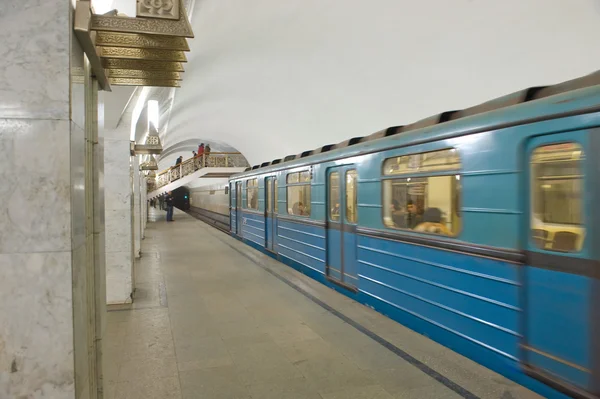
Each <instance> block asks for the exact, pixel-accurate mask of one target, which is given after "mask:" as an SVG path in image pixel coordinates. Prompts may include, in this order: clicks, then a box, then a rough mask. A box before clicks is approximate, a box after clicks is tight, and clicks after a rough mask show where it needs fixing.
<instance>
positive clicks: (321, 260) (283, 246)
mask: <svg viewBox="0 0 600 399" xmlns="http://www.w3.org/2000/svg"><path fill="white" fill-rule="evenodd" d="M279 246H280V247H281V248H285V249H287V250H289V251H292V252H296V253H298V254H300V255H303V256H306V257H308V258H311V259H314V260H316V261H318V262H321V263H325V260H324V259H319V258H317V257H315V256H312V255H309V254H307V253H306V252H302V251H298V250H297V249H294V248H292V247H288V246H287V245H284V244H282V243H279Z"/></svg>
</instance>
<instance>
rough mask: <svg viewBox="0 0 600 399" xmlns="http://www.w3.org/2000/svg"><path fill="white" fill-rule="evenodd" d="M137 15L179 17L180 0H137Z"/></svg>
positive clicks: (166, 17)
mask: <svg viewBox="0 0 600 399" xmlns="http://www.w3.org/2000/svg"><path fill="white" fill-rule="evenodd" d="M137 16H138V17H150V18H165V19H178V18H179V0H137Z"/></svg>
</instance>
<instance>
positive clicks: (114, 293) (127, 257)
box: [106, 252, 133, 305]
mask: <svg viewBox="0 0 600 399" xmlns="http://www.w3.org/2000/svg"><path fill="white" fill-rule="evenodd" d="M132 264H133V259H132V257H131V252H107V253H106V303H107V304H108V305H114V304H123V303H131V294H132V292H133V280H132V274H131V273H132Z"/></svg>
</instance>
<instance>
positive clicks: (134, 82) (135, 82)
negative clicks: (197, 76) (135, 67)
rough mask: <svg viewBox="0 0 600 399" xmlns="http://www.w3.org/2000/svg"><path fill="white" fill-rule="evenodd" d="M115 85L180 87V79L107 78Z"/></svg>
mask: <svg viewBox="0 0 600 399" xmlns="http://www.w3.org/2000/svg"><path fill="white" fill-rule="evenodd" d="M108 81H109V82H110V84H111V85H115V86H151V87H181V81H180V80H160V79H134V78H108Z"/></svg>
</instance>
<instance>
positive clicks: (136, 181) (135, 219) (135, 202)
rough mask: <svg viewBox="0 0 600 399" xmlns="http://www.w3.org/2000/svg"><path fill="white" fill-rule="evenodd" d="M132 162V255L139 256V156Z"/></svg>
mask: <svg viewBox="0 0 600 399" xmlns="http://www.w3.org/2000/svg"><path fill="white" fill-rule="evenodd" d="M132 164H133V170H132V171H133V223H134V224H133V226H134V229H133V255H134V256H135V257H136V258H139V257H140V256H141V251H142V207H141V202H140V201H141V195H140V157H139V156H136V157H133V158H132Z"/></svg>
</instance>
